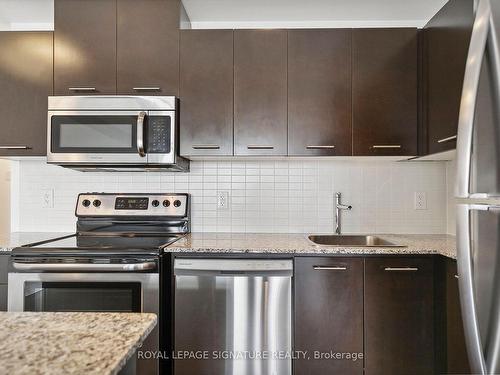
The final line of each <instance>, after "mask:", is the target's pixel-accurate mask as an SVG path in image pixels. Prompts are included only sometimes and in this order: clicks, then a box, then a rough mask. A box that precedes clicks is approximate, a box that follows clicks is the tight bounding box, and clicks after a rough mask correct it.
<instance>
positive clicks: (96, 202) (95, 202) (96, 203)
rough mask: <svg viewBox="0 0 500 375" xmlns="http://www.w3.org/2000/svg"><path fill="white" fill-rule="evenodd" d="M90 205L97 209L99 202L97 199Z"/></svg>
mask: <svg viewBox="0 0 500 375" xmlns="http://www.w3.org/2000/svg"><path fill="white" fill-rule="evenodd" d="M92 204H93V205H94V207H99V206H100V205H101V201H100V200H99V199H95V200H94V202H93V203H92Z"/></svg>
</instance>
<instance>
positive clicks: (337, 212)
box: [335, 192, 352, 234]
mask: <svg viewBox="0 0 500 375" xmlns="http://www.w3.org/2000/svg"><path fill="white" fill-rule="evenodd" d="M341 197H342V194H341V193H339V192H337V193H335V234H341V220H340V211H341V210H347V211H350V210H352V206H351V205H345V204H342V203H341V202H340V199H341Z"/></svg>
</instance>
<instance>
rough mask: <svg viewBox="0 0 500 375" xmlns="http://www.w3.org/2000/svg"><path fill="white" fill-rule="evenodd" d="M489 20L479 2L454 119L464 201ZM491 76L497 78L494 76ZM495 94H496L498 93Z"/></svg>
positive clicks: (482, 2)
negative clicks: (457, 135) (460, 96)
mask: <svg viewBox="0 0 500 375" xmlns="http://www.w3.org/2000/svg"><path fill="white" fill-rule="evenodd" d="M491 19H492V14H491V8H490V2H489V1H488V0H480V1H479V2H478V4H477V10H476V17H475V20H474V26H473V28H472V34H471V38H470V43H469V52H468V55H467V63H466V66H465V74H464V81H463V85H462V98H461V100H460V111H459V116H458V134H459V135H460V137H458V138H457V167H456V168H457V169H456V170H457V176H456V179H455V181H456V186H455V196H456V197H458V198H467V197H468V195H469V189H470V172H471V155H472V138H473V127H474V115H475V113H476V99H477V92H478V88H479V77H480V75H481V67H482V64H483V58H484V51H485V48H486V43H487V41H488V34H489V32H490V26H491V25H490V22H492V21H491ZM494 33H495V31H493V34H494ZM495 39H496V38H495ZM490 52H491V57H492V58H494V59H495V60H497V59H496V58H497V57H498V56H497V52H498V48H492V49H491V50H490ZM498 63H499V62H498V60H497V61H492V64H491V66H492V67H493V70H494V73H493V74H492V81H496V80H497V79H498V70H497V69H498V67H497V66H495V65H496V64H498ZM495 72H496V73H497V74H495ZM494 86H496V87H495V88H496V89H497V88H498V82H494ZM495 94H498V92H497V93H495ZM474 357H475V358H474V361H472V362H475V363H471V365H472V367H473V369H472V370H473V371H474V372H479V371H480V367H478V366H481V365H480V363H479V359H478V358H477V356H476V355H474ZM476 365H477V366H476ZM483 370H484V368H483Z"/></svg>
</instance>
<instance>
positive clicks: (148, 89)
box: [132, 87, 161, 91]
mask: <svg viewBox="0 0 500 375" xmlns="http://www.w3.org/2000/svg"><path fill="white" fill-rule="evenodd" d="M132 90H134V91H161V87H133V88H132Z"/></svg>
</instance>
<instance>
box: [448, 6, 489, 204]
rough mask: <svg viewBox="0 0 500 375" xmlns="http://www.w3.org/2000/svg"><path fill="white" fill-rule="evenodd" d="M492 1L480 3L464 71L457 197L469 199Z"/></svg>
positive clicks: (459, 127) (458, 142)
mask: <svg viewBox="0 0 500 375" xmlns="http://www.w3.org/2000/svg"><path fill="white" fill-rule="evenodd" d="M490 19H491V5H490V0H479V2H478V5H477V9H476V17H475V20H474V26H473V28H472V35H471V40H470V44H469V52H468V55H467V64H466V67H465V76H464V83H463V87H462V99H461V101H460V114H459V118H458V138H457V179H456V186H455V190H456V191H455V195H456V196H457V197H459V198H468V197H469V194H470V172H471V156H472V155H471V154H472V137H473V132H474V131H473V130H474V129H473V127H474V115H475V108H476V99H477V92H478V87H479V77H480V74H481V66H482V62H483V58H484V52H485V49H486V43H487V40H488V32H489V30H490V27H491V23H490V22H491V21H490Z"/></svg>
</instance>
